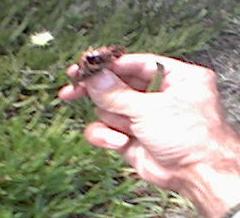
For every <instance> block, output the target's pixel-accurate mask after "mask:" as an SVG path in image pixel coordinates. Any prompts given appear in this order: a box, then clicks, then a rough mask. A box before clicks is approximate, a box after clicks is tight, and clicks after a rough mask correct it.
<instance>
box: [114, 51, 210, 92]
mask: <svg viewBox="0 0 240 218" xmlns="http://www.w3.org/2000/svg"><path fill="white" fill-rule="evenodd" d="M156 63H160V64H162V65H163V66H164V72H163V73H164V75H163V76H164V78H163V81H162V90H165V89H167V88H171V87H174V85H175V84H178V83H181V82H183V81H184V80H186V79H188V81H189V78H190V79H191V78H192V79H193V80H194V81H196V80H198V79H196V78H197V77H199V79H201V80H202V79H206V78H208V77H209V75H210V76H211V75H212V72H211V70H209V69H207V68H205V67H202V66H197V65H194V64H190V63H186V62H183V61H180V60H176V59H173V58H168V57H164V56H159V55H155V54H126V55H123V56H121V57H120V58H118V59H116V61H114V63H113V64H112V65H111V66H110V69H111V70H112V71H114V73H116V74H117V75H119V76H120V77H121V78H122V77H124V76H125V77H127V76H131V77H135V78H139V79H141V80H142V81H145V82H147V83H149V81H151V80H152V78H153V77H154V75H155V73H156V71H157V65H156ZM189 84H191V83H189Z"/></svg>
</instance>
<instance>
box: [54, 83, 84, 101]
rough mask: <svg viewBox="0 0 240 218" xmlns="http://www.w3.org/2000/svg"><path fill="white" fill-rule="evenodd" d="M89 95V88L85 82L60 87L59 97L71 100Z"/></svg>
mask: <svg viewBox="0 0 240 218" xmlns="http://www.w3.org/2000/svg"><path fill="white" fill-rule="evenodd" d="M86 95H87V90H86V87H85V84H84V83H79V85H78V86H76V87H75V86H73V85H67V86H65V87H63V88H61V89H60V91H59V92H58V97H59V98H61V99H63V100H65V101H71V100H76V99H78V98H81V97H83V96H86Z"/></svg>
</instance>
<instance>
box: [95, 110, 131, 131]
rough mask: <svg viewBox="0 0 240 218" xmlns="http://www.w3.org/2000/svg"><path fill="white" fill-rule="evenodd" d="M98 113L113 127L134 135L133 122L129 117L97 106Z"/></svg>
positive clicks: (104, 121) (103, 120)
mask: <svg viewBox="0 0 240 218" xmlns="http://www.w3.org/2000/svg"><path fill="white" fill-rule="evenodd" d="M96 114H97V116H98V118H99V119H100V120H101V121H102V122H103V123H105V124H106V125H107V126H109V127H111V128H112V129H116V130H118V131H120V132H123V133H125V134H127V135H132V131H131V129H130V125H131V122H130V120H129V119H128V117H126V116H123V115H118V114H114V113H110V112H108V111H105V110H102V109H100V108H96Z"/></svg>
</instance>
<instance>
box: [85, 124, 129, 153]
mask: <svg viewBox="0 0 240 218" xmlns="http://www.w3.org/2000/svg"><path fill="white" fill-rule="evenodd" d="M84 135H85V137H86V139H87V140H88V141H89V142H90V143H91V144H93V145H95V146H97V147H101V148H110V149H114V150H118V149H121V148H122V147H124V146H125V145H126V144H127V143H128V141H129V138H128V136H127V135H125V134H123V133H121V132H118V131H116V130H113V129H111V128H109V127H108V126H106V125H105V124H104V123H102V122H94V123H92V124H90V125H88V126H87V127H86V129H85V132H84Z"/></svg>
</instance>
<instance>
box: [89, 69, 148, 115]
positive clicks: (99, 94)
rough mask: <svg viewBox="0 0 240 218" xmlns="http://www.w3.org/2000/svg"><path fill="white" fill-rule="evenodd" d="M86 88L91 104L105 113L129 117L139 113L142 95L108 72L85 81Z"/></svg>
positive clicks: (105, 70)
mask: <svg viewBox="0 0 240 218" xmlns="http://www.w3.org/2000/svg"><path fill="white" fill-rule="evenodd" d="M86 88H87V91H88V94H89V96H90V97H91V99H92V100H93V102H94V103H95V104H96V105H97V106H98V107H100V108H102V109H104V110H106V111H109V112H112V113H118V114H122V115H126V116H130V117H135V116H138V115H139V114H140V113H141V104H142V103H143V97H144V94H143V93H141V92H137V91H135V90H133V89H132V88H130V87H129V86H128V85H127V84H126V83H124V82H123V81H122V80H121V79H120V78H119V77H118V76H116V75H115V74H114V73H113V72H112V71H110V70H107V69H104V70H103V71H102V72H99V73H98V74H96V75H94V76H92V77H90V78H89V79H87V80H86Z"/></svg>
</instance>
